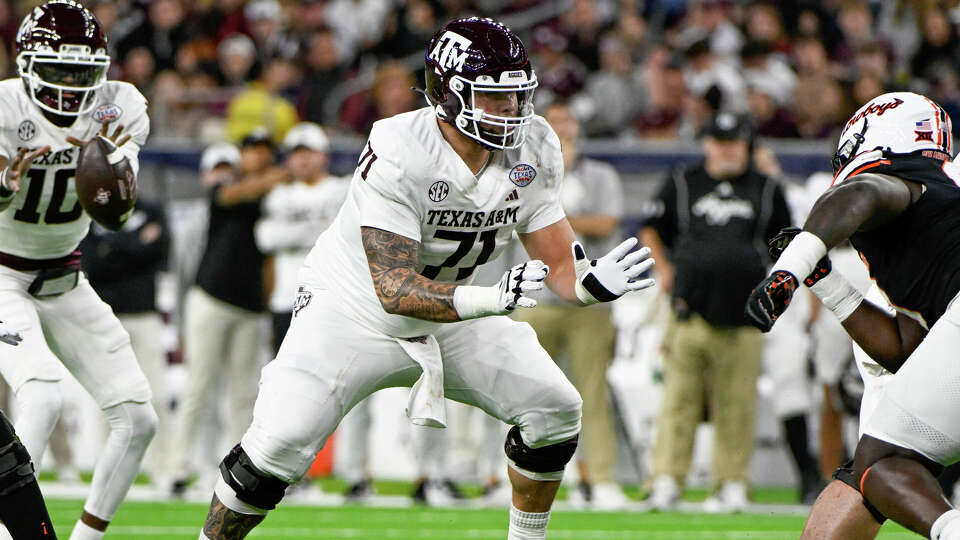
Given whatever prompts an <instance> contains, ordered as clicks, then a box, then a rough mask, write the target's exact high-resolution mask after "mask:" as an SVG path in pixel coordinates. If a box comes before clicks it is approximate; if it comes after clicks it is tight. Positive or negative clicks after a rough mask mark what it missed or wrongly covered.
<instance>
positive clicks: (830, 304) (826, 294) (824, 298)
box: [810, 271, 863, 322]
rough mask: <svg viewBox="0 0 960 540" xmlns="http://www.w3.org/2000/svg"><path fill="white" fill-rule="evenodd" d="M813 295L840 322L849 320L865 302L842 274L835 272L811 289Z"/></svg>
mask: <svg viewBox="0 0 960 540" xmlns="http://www.w3.org/2000/svg"><path fill="white" fill-rule="evenodd" d="M810 290H811V291H812V292H813V294H815V295H817V298H819V299H820V301H821V302H823V305H824V306H826V308H827V309H829V310H830V311H832V312H833V314H834V315H836V316H837V319H838V320H839V321H840V322H843V321H845V320H847V317H849V316H850V314H851V313H853V312H854V311H856V309H857V307H859V306H860V303H861V302H863V295H862V294H860V291H858V290H857V289H856V287H854V286H853V285H851V284H850V282H849V281H847V279H846V278H845V277H843V276H842V275H841V274H840V272H837V271H833V272H830V273H829V274H827V275H826V277H824V278H823V279H821V280H820V281H818V282H816V283H814V284H813V286H812V287H810Z"/></svg>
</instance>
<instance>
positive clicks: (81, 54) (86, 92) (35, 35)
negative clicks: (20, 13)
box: [17, 0, 110, 116]
mask: <svg viewBox="0 0 960 540" xmlns="http://www.w3.org/2000/svg"><path fill="white" fill-rule="evenodd" d="M109 67H110V56H109V55H108V54H107V38H106V36H105V35H104V33H103V28H102V27H101V26H100V23H99V22H98V21H97V19H96V17H94V16H93V13H90V10H88V9H87V8H85V7H83V6H82V5H80V4H79V3H77V2H75V1H74V0H51V1H50V2H47V3H46V4H43V5H42V6H39V7H35V8H33V9H32V10H31V11H30V13H29V14H27V16H26V17H24V19H23V22H22V23H21V24H20V30H19V31H18V32H17V73H18V74H19V75H20V78H21V79H22V80H23V84H24V87H25V88H26V90H27V94H29V95H30V99H31V100H33V102H34V103H36V104H37V106H38V107H40V108H41V109H42V110H44V111H46V112H49V113H53V114H58V115H64V116H79V115H81V114H85V113H88V112H90V111H91V110H93V107H94V106H95V105H96V102H95V99H94V91H95V90H96V89H97V88H99V87H100V86H102V85H103V83H104V82H106V80H107V69H108V68H109Z"/></svg>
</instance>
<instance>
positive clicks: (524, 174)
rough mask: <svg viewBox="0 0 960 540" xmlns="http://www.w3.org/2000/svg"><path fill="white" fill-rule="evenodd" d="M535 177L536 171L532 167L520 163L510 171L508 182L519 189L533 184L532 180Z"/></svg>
mask: <svg viewBox="0 0 960 540" xmlns="http://www.w3.org/2000/svg"><path fill="white" fill-rule="evenodd" d="M536 177H537V170H536V169H534V168H533V165H527V164H526V163H520V164H519V165H515V166H514V167H513V168H512V169H510V181H511V182H513V183H514V184H516V185H518V186H520V187H526V186H528V185H530V182H533V179H534V178H536Z"/></svg>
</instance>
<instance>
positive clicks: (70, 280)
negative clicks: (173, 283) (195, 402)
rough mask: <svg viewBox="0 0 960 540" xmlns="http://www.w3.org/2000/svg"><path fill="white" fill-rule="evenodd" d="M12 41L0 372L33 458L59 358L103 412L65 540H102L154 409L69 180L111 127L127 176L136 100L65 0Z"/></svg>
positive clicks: (148, 433)
mask: <svg viewBox="0 0 960 540" xmlns="http://www.w3.org/2000/svg"><path fill="white" fill-rule="evenodd" d="M16 49H17V56H16V64H17V71H18V73H19V75H20V77H19V78H15V79H9V80H5V81H2V82H0V320H3V321H4V322H5V323H7V324H8V325H10V327H12V328H13V329H15V330H17V331H19V332H20V333H21V334H22V335H23V342H22V343H21V344H20V345H19V346H18V347H4V348H2V349H0V374H2V375H3V378H4V379H5V380H6V382H7V383H8V384H9V385H10V386H11V388H12V389H13V390H14V392H15V393H16V405H15V406H16V414H15V418H16V431H17V433H18V434H19V436H20V439H21V440H22V441H23V444H24V446H25V447H26V449H27V451H28V452H29V454H30V455H32V456H34V457H35V458H36V459H39V458H40V456H42V455H43V451H44V447H45V446H46V443H47V439H48V437H49V436H50V432H51V430H52V429H53V426H54V424H56V422H57V419H58V417H59V415H60V408H61V403H62V402H61V396H60V393H59V390H58V381H59V380H60V378H61V377H62V375H63V369H64V366H65V367H66V368H67V369H69V370H70V372H71V373H73V375H74V376H75V377H76V378H77V380H78V381H80V383H81V384H82V385H83V387H84V388H85V389H86V390H87V391H88V392H89V393H90V395H92V396H93V398H94V399H95V400H96V402H97V404H98V405H99V406H100V407H101V409H102V410H103V412H104V415H105V416H106V419H107V421H108V423H109V426H110V434H109V436H108V438H107V441H106V443H105V446H104V448H103V449H102V450H101V452H100V456H99V459H98V460H97V464H96V467H95V470H94V473H93V484H92V486H91V489H90V493H89V496H88V497H87V500H86V503H85V504H84V509H83V514H82V515H81V517H80V520H79V521H78V522H77V524H76V526H75V527H74V529H73V533H72V535H71V536H70V538H71V539H73V540H84V539H98V538H102V537H103V531H104V530H105V529H106V527H107V525H108V524H109V522H110V520H111V519H112V518H113V515H114V513H115V512H116V510H117V507H118V506H119V505H120V502H121V501H122V500H123V498H124V497H125V495H126V493H127V491H128V489H129V488H130V485H131V484H132V483H133V480H134V478H135V477H136V475H137V471H138V470H139V467H140V461H141V459H142V457H143V453H144V451H145V450H146V448H147V445H148V444H149V442H150V439H151V438H152V437H153V434H154V431H155V429H156V421H157V416H156V413H155V412H154V410H153V408H152V407H151V406H150V397H151V395H150V388H149V386H148V384H147V380H146V378H145V377H144V375H143V373H142V372H141V371H140V367H139V366H138V365H137V360H136V358H135V357H134V355H133V350H132V349H131V347H130V338H129V337H128V336H127V333H126V332H125V331H124V329H123V327H121V326H120V322H119V321H118V320H117V318H116V317H115V316H114V315H113V312H112V311H111V310H110V307H109V306H107V304H105V303H104V302H103V301H101V300H100V298H99V297H97V295H96V293H95V292H94V291H93V289H92V288H91V287H90V284H89V283H88V282H87V280H86V278H85V277H84V276H83V274H82V273H80V272H79V261H80V257H79V255H80V253H79V252H78V251H76V249H77V245H78V244H79V243H80V240H81V239H82V238H83V237H84V236H85V235H86V234H87V229H88V228H89V226H90V218H89V217H88V216H87V215H86V214H85V213H84V211H83V209H82V207H81V206H80V203H79V201H78V200H77V192H76V186H75V184H74V177H75V175H76V166H77V161H78V157H79V154H80V152H79V150H80V149H79V148H78V147H77V145H79V144H82V143H83V142H84V141H88V140H90V139H92V138H93V137H95V136H97V134H98V133H100V134H104V135H105V134H106V133H107V124H108V123H115V125H118V126H120V127H118V128H117V129H114V130H112V131H113V134H112V135H111V136H110V138H111V139H114V140H115V142H117V143H118V144H119V145H120V150H121V152H122V154H123V156H122V157H123V159H126V160H128V162H129V163H130V166H131V167H132V169H133V171H134V172H136V170H137V167H138V159H137V155H138V152H139V149H140V146H141V145H142V144H143V143H144V141H145V140H146V138H147V133H148V131H149V121H148V119H147V113H146V100H145V99H144V98H143V96H142V95H140V93H139V92H138V91H137V90H136V89H135V88H134V87H133V86H132V85H130V84H127V83H122V82H114V81H107V80H106V73H107V68H108V66H109V63H110V57H109V56H108V55H107V54H106V38H105V36H104V33H103V29H102V28H101V26H100V23H99V22H98V21H97V20H96V19H95V18H94V17H93V15H92V14H91V13H90V11H88V10H87V9H85V8H84V7H83V6H81V5H80V4H78V3H76V2H74V1H72V0H53V1H50V2H47V3H45V4H43V5H41V6H39V7H36V8H34V9H32V10H31V11H30V13H29V14H28V15H27V16H26V18H24V20H23V23H22V24H21V26H20V30H19V32H18V33H17V41H16ZM124 126H125V135H121V132H122V131H124V129H121V127H124Z"/></svg>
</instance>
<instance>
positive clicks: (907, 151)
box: [746, 92, 960, 540]
mask: <svg viewBox="0 0 960 540" xmlns="http://www.w3.org/2000/svg"><path fill="white" fill-rule="evenodd" d="M951 128H952V126H951V122H950V117H949V116H948V115H947V114H946V112H945V111H944V110H943V109H942V108H941V107H940V106H939V105H937V104H936V103H934V102H933V101H932V100H930V99H928V98H926V97H924V96H921V95H918V94H913V93H909V92H895V93H889V94H883V95H881V96H877V97H875V98H874V99H872V100H871V101H870V102H869V103H867V104H865V105H864V106H863V107H861V108H860V110H858V111H857V112H856V114H854V116H853V117H852V118H850V120H849V121H848V122H847V124H846V126H845V127H844V130H843V132H842V133H841V135H840V144H839V147H838V150H837V152H836V155H835V157H834V160H833V161H834V169H835V171H836V177H835V179H834V183H833V186H832V187H831V188H830V189H828V190H827V191H826V192H825V193H824V194H823V195H822V196H821V197H820V198H819V199H818V200H817V202H816V203H815V204H814V206H813V208H812V209H811V211H810V214H809V216H808V217H807V220H806V222H805V224H804V227H803V231H802V232H800V233H799V234H797V235H796V237H795V238H793V239H792V240H791V241H790V243H789V245H788V246H787V247H786V249H785V250H784V251H783V253H782V254H781V255H780V257H779V259H777V262H776V263H775V264H774V266H773V270H772V271H771V273H770V275H769V276H768V277H767V278H766V279H765V280H763V281H762V282H761V283H760V284H759V285H757V287H756V288H755V289H754V291H753V293H752V294H751V296H750V298H749V300H748V301H747V306H746V315H747V317H748V319H750V320H751V321H752V322H753V323H754V324H755V325H756V326H757V327H759V328H760V329H761V330H764V331H768V330H769V329H770V328H771V327H772V326H773V324H774V322H775V321H776V320H777V318H778V317H779V316H780V315H781V314H782V313H783V312H784V310H786V309H787V306H788V305H789V304H790V299H791V297H792V295H793V292H794V291H795V290H796V288H797V287H798V286H799V280H801V279H802V280H803V281H804V283H805V284H806V285H807V286H808V287H810V290H811V291H812V292H813V293H814V294H815V295H816V296H817V297H818V298H819V299H820V301H821V302H822V303H823V305H824V306H825V307H826V308H827V309H829V310H830V311H831V312H833V314H834V315H835V316H836V317H837V319H838V320H840V322H841V324H842V325H843V327H844V329H846V331H847V333H848V334H850V337H852V338H853V340H854V341H855V342H856V343H857V345H859V346H860V347H861V348H862V349H863V352H864V353H866V354H867V355H868V356H869V358H870V359H872V360H873V361H874V362H876V364H878V365H879V367H882V368H884V369H885V370H887V371H888V372H890V373H892V375H888V376H886V377H887V379H886V380H885V381H884V382H883V383H882V384H883V390H882V392H881V393H879V397H878V398H876V399H877V401H876V404H875V405H873V406H871V408H872V411H871V412H869V413H868V415H867V418H865V420H864V425H863V426H861V433H862V435H861V437H860V441H859V443H858V444H857V450H856V454H855V456H854V464H853V471H852V473H849V472H848V473H847V474H838V475H836V476H835V477H836V478H837V480H839V481H841V482H846V483H847V484H848V485H849V486H850V487H852V488H853V489H855V490H858V491H860V493H861V494H862V495H863V499H864V500H865V501H866V503H869V504H868V505H867V506H868V508H869V509H870V512H869V514H868V513H867V512H864V511H863V510H862V509H861V508H858V501H857V497H856V496H855V495H856V492H855V491H853V490H848V489H845V488H844V486H842V485H841V484H839V483H836V482H835V483H834V484H833V485H832V488H830V493H829V494H828V493H825V494H824V497H823V498H822V499H821V500H819V501H818V502H817V507H821V508H822V507H824V506H832V508H833V509H834V513H835V514H836V513H843V514H844V518H843V519H838V520H835V521H833V522H832V523H831V524H830V525H829V527H826V526H822V524H819V523H809V524H808V528H807V530H806V531H805V533H804V538H813V537H815V538H851V537H857V538H867V537H872V535H874V534H875V533H876V529H877V528H878V527H879V523H880V522H882V521H883V519H884V518H885V517H888V518H890V519H893V520H894V521H896V522H898V523H900V524H902V525H904V526H906V527H907V528H909V529H911V530H912V531H914V532H916V533H918V534H921V535H923V536H925V537H928V538H932V539H933V540H957V539H960V511H958V510H955V509H953V508H952V506H951V505H950V503H949V502H948V501H947V499H946V498H945V497H944V496H943V492H942V491H941V489H940V486H939V484H938V483H937V482H936V479H935V475H937V474H939V472H940V471H941V470H942V468H943V466H944V465H949V464H951V463H954V462H956V461H957V460H958V458H960V428H958V423H957V420H956V418H957V417H956V415H957V412H958V410H960V393H958V392H957V388H958V387H960V369H958V366H957V362H956V350H957V345H958V344H960V303H958V302H957V301H956V299H957V297H958V296H960V259H958V257H957V249H958V247H960V234H958V232H957V231H958V227H960V212H958V209H960V187H958V186H960V164H958V163H957V162H955V161H953V157H952V140H951V139H952V129H951ZM848 238H849V239H850V242H851V244H852V245H853V247H854V248H855V249H856V250H857V251H859V252H860V254H861V257H863V259H864V260H865V261H866V262H867V265H868V267H869V269H870V277H871V278H873V280H874V281H875V282H876V285H877V287H878V288H879V289H880V291H881V292H882V293H883V295H884V296H885V297H886V299H887V300H888V301H889V304H890V305H891V306H893V308H894V309H895V314H891V313H889V312H887V311H886V310H884V309H883V308H882V307H879V306H878V305H876V304H873V303H871V302H865V301H863V300H864V298H863V296H862V294H861V293H860V292H859V291H858V290H857V289H856V288H854V287H853V286H852V285H851V284H850V283H849V282H848V281H847V280H846V279H845V278H844V277H843V276H841V275H840V274H839V273H838V272H836V271H834V270H833V269H832V267H831V264H830V260H829V258H828V257H826V254H827V250H828V249H829V248H831V247H833V246H836V245H837V244H839V243H841V242H842V241H844V240H846V239H848ZM862 356H863V355H861V358H860V360H861V363H862ZM858 367H860V366H858ZM865 379H866V380H867V382H868V384H869V383H871V382H876V381H871V380H870V378H867V377H865ZM875 379H879V377H875ZM871 394H877V393H876V392H871ZM865 397H866V394H865ZM841 472H842V471H841ZM827 497H829V498H827ZM815 509H816V508H815ZM870 516H872V517H870ZM811 519H813V516H811ZM870 519H873V520H874V521H875V523H874V524H871V523H870V522H869V520H870ZM854 532H856V534H854Z"/></svg>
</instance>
